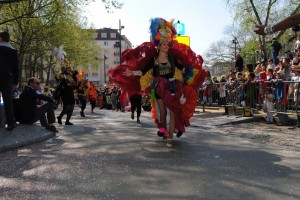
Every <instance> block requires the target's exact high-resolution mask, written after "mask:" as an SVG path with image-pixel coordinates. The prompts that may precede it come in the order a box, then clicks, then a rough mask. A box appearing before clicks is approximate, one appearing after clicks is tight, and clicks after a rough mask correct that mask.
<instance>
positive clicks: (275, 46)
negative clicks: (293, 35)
mask: <svg viewBox="0 0 300 200" xmlns="http://www.w3.org/2000/svg"><path fill="white" fill-rule="evenodd" d="M271 47H272V56H273V61H274V64H275V65H277V64H278V63H279V59H278V56H279V52H280V50H281V48H282V46H281V44H280V42H279V41H278V40H277V39H276V38H273V39H272V41H271Z"/></svg>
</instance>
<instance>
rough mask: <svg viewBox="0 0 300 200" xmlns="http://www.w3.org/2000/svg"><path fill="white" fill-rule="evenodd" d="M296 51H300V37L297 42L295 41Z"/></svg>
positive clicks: (299, 36)
mask: <svg viewBox="0 0 300 200" xmlns="http://www.w3.org/2000/svg"><path fill="white" fill-rule="evenodd" d="M294 49H295V51H296V50H299V49H300V35H298V36H297V40H296V41H295V44H294Z"/></svg>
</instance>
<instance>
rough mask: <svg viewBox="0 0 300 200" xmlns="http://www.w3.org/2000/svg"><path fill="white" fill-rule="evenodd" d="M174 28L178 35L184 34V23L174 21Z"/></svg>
mask: <svg viewBox="0 0 300 200" xmlns="http://www.w3.org/2000/svg"><path fill="white" fill-rule="evenodd" d="M174 28H175V30H176V32H177V34H178V35H184V34H185V28H184V23H179V22H177V23H175V24H174Z"/></svg>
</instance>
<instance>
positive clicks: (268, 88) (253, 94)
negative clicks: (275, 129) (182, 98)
mask: <svg viewBox="0 0 300 200" xmlns="http://www.w3.org/2000/svg"><path fill="white" fill-rule="evenodd" d="M267 92H272V94H273V95H274V99H273V103H274V108H275V112H276V113H286V114H292V113H294V114H297V116H298V117H297V119H298V123H297V124H298V127H300V117H299V115H300V112H299V111H300V106H299V102H300V96H299V95H300V84H299V81H283V80H281V79H273V80H272V81H251V82H238V81H234V82H224V83H214V84H211V85H209V86H206V87H204V88H200V90H199V103H198V105H200V106H203V111H205V106H213V107H228V106H233V107H243V108H250V109H251V110H262V109H263V107H264V106H263V105H264V101H265V98H266V94H267Z"/></svg>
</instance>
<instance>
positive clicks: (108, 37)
mask: <svg viewBox="0 0 300 200" xmlns="http://www.w3.org/2000/svg"><path fill="white" fill-rule="evenodd" d="M119 32H120V30H119V29H110V28H103V29H98V30H96V32H95V42H96V43H97V45H99V46H100V47H101V49H102V51H101V55H99V65H98V66H97V67H96V68H95V67H90V68H89V69H88V71H87V70H85V78H86V79H88V80H89V81H93V82H94V84H95V86H98V87H99V86H103V85H104V86H106V85H108V84H109V76H108V73H107V72H108V70H109V69H113V68H115V67H116V66H118V65H119V64H120V58H121V52H123V51H125V50H126V49H132V44H131V42H130V41H129V40H128V39H127V38H126V36H125V35H121V34H120V33H119Z"/></svg>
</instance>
